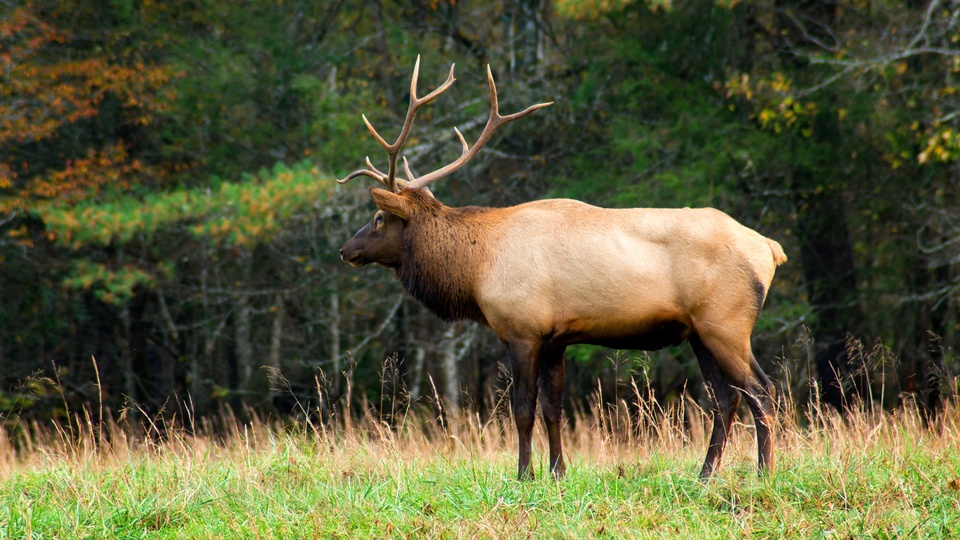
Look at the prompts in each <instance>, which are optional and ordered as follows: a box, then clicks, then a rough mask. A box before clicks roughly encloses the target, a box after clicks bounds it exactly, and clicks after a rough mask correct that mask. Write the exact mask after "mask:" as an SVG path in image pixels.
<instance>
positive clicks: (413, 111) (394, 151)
mask: <svg viewBox="0 0 960 540" xmlns="http://www.w3.org/2000/svg"><path fill="white" fill-rule="evenodd" d="M455 67H456V64H452V65H451V66H450V73H449V74H448V75H447V80H446V81H444V82H443V84H441V85H440V86H438V87H437V88H436V89H435V90H434V91H433V92H430V93H429V94H427V95H426V96H424V97H422V98H420V97H417V82H418V80H419V79H420V55H417V61H416V63H415V64H414V65H413V76H412V77H411V78H410V105H409V106H408V107H407V116H406V117H405V118H404V120H403V128H402V129H401V130H400V135H399V136H398V137H397V140H396V141H394V142H393V144H390V143H388V142H387V141H386V140H385V139H384V138H383V137H381V136H380V134H379V133H377V130H376V129H375V128H374V127H373V124H371V123H370V121H369V120H367V116H366V115H361V117H362V118H363V123H364V124H366V126H367V130H369V131H370V134H371V135H373V138H374V139H376V140H377V143H379V144H380V146H382V147H383V149H384V150H386V152H387V157H388V159H389V161H390V162H389V168H388V169H387V174H383V173H382V172H380V171H379V170H377V169H376V168H375V167H374V166H373V165H372V164H371V163H370V159H369V158H367V166H368V167H370V170H367V169H361V170H359V171H355V172H353V173H351V174H350V175H349V176H347V177H346V178H344V179H343V180H338V182H340V183H341V184H342V183H344V182H347V181H349V180H350V179H352V178H356V177H357V176H369V177H371V178H375V179H376V180H377V181H378V182H380V183H381V184H383V185H384V186H385V187H386V188H387V189H389V190H390V191H393V192H397V191H399V190H398V189H397V187H398V186H397V156H398V155H399V154H400V149H402V148H403V144H404V143H405V142H406V141H407V137H409V136H410V129H411V128H412V127H413V119H414V117H416V115H417V111H418V110H420V107H423V106H424V105H426V104H428V103H430V102H431V101H433V100H434V99H436V97H437V96H439V95H440V94H442V93H443V92H445V91H446V90H447V89H448V88H450V85H451V84H453V83H454V81H456V80H457V79H456V77H454V75H453V72H454V68H455ZM411 178H412V176H411ZM401 187H402V186H401Z"/></svg>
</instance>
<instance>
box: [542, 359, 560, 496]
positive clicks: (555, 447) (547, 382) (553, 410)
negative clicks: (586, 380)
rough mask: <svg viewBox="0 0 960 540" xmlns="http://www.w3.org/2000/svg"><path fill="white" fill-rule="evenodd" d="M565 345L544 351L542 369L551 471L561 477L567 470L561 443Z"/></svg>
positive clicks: (543, 403)
mask: <svg viewBox="0 0 960 540" xmlns="http://www.w3.org/2000/svg"><path fill="white" fill-rule="evenodd" d="M563 351H564V348H563V347H559V348H556V349H548V350H545V351H544V352H543V356H542V358H541V371H540V392H541V394H540V412H541V413H542V414H543V423H544V425H546V427H547V439H548V440H549V441H550V472H551V473H553V476H554V477H555V478H561V477H563V475H564V474H565V473H566V472H567V466H566V464H564V462H563V448H562V447H561V443H560V423H561V421H562V419H563Z"/></svg>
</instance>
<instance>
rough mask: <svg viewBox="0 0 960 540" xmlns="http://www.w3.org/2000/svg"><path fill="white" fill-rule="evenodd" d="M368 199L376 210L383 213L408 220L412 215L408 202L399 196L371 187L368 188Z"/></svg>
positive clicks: (411, 208)
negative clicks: (371, 200)
mask: <svg viewBox="0 0 960 540" xmlns="http://www.w3.org/2000/svg"><path fill="white" fill-rule="evenodd" d="M370 197H371V198H372V199H373V204H375V205H377V208H379V209H381V210H383V211H384V212H390V213H391V214H394V215H395V216H397V217H399V218H400V219H410V217H411V216H412V215H413V207H412V206H410V202H409V201H408V200H407V199H406V198H405V197H403V196H401V195H397V194H396V193H391V192H389V191H387V190H385V189H380V188H378V187H372V188H370Z"/></svg>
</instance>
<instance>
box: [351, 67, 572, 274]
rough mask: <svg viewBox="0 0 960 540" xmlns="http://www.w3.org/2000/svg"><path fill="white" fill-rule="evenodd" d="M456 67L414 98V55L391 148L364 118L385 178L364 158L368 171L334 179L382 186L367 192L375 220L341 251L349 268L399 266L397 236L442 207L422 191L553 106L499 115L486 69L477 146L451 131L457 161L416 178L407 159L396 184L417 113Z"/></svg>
mask: <svg viewBox="0 0 960 540" xmlns="http://www.w3.org/2000/svg"><path fill="white" fill-rule="evenodd" d="M454 66H455V65H451V66H450V73H449V75H447V80H446V81H444V83H443V84H441V85H440V86H439V87H437V89H436V90H434V91H433V92H430V93H429V94H427V95H426V96H424V97H422V98H420V97H417V77H418V75H419V72H420V57H419V56H417V61H416V63H415V64H414V67H413V77H412V78H411V81H410V105H409V107H408V108H407V115H406V118H405V119H404V121H403V128H402V129H401V130H400V135H399V136H398V137H397V140H396V141H395V142H394V143H393V144H390V143H387V141H386V140H384V138H383V137H381V136H380V134H379V133H377V130H376V129H374V128H373V126H372V125H371V124H370V121H369V120H367V117H366V115H362V117H363V122H364V124H366V126H367V129H368V130H370V133H371V134H372V135H373V137H374V138H375V139H376V140H377V142H378V143H379V144H380V146H382V147H383V149H384V150H386V152H387V158H388V168H387V173H386V174H384V173H383V172H381V171H380V170H379V169H377V168H376V167H374V166H373V163H371V161H370V158H369V157H367V160H366V161H367V168H366V169H359V170H357V171H354V172H352V173H350V174H349V175H348V176H347V177H346V178H344V179H342V180H337V182H339V183H341V184H343V183H346V182H349V181H350V180H352V179H354V178H356V177H358V176H369V177H371V178H373V179H374V180H376V181H377V182H379V183H380V184H382V185H383V188H378V187H372V188H370V196H371V198H372V199H373V202H374V204H376V206H377V209H378V210H377V213H376V214H374V215H373V218H372V219H371V220H370V222H369V223H367V225H366V226H364V227H363V228H362V229H360V231H358V232H357V234H356V235H354V237H353V238H351V239H350V240H348V241H347V243H346V244H344V245H343V248H341V249H340V258H341V259H343V260H344V261H346V262H348V263H350V264H351V265H353V266H364V265H367V264H370V263H378V264H381V265H383V266H386V267H388V268H397V267H399V265H400V260H401V254H402V252H401V250H402V242H401V236H402V233H403V230H404V229H405V228H406V227H407V225H408V224H409V223H410V220H412V219H414V218H415V217H416V215H417V213H418V212H420V211H422V210H423V207H424V206H425V205H426V206H434V207H435V206H436V205H440V203H439V201H436V199H434V198H433V195H432V194H431V193H430V191H429V190H428V189H426V188H427V185H428V184H430V183H431V182H434V181H435V180H438V179H440V178H443V177H444V176H447V175H449V174H451V173H453V172H454V171H456V170H458V169H460V168H461V167H463V166H464V165H466V164H467V162H468V161H470V160H471V159H472V158H473V156H475V155H477V153H479V152H480V149H481V148H483V146H484V145H485V144H486V143H487V142H488V141H489V140H490V138H491V137H492V136H493V132H494V131H496V130H497V128H499V127H500V126H502V125H503V124H506V123H508V122H512V121H514V120H517V119H519V118H522V117H524V116H527V115H528V114H530V113H532V112H533V111H535V110H537V109H542V108H543V107H546V106H548V105H552V104H553V103H552V102H550V103H539V104H537V105H532V106H530V107H527V108H526V109H524V110H522V111H520V112H518V113H514V114H510V115H507V116H501V115H500V111H499V104H498V101H497V87H496V84H494V82H493V73H492V72H491V70H490V66H489V65H487V83H488V85H489V87H490V118H489V119H488V120H487V124H486V126H484V128H483V131H482V132H481V133H480V137H479V138H478V139H477V142H476V143H474V145H473V146H472V147H471V146H469V145H468V144H467V141H466V139H464V137H463V134H462V133H460V130H459V129H457V128H456V127H455V128H453V130H454V131H455V132H456V133H457V137H458V138H459V139H460V144H461V147H462V150H461V153H460V157H459V158H457V159H456V160H455V161H453V162H452V163H449V164H447V165H446V166H444V167H442V168H440V169H437V170H435V171H433V172H431V173H429V174H425V175H423V176H420V177H415V176H414V175H413V173H412V172H411V171H410V164H409V163H408V162H407V158H406V157H404V158H403V169H404V172H405V173H406V176H407V180H402V179H399V178H397V157H398V156H399V154H400V150H401V149H402V148H403V144H404V143H405V142H406V140H407V137H408V136H409V135H410V130H411V128H412V127H413V119H414V117H415V116H416V115H417V111H418V110H420V107H422V106H424V105H426V104H427V103H430V102H431V101H433V100H434V99H435V98H436V97H437V96H439V95H440V94H442V93H443V92H445V91H446V90H447V89H448V88H450V86H451V85H452V84H453V82H454V81H455V80H456V78H454V76H453V69H454Z"/></svg>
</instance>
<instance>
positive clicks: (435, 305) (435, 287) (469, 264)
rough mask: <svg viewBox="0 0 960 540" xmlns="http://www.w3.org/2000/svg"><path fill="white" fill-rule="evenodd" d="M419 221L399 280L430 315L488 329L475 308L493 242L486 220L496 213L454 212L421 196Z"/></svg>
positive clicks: (409, 232) (408, 235) (406, 245)
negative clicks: (480, 280) (479, 279)
mask: <svg viewBox="0 0 960 540" xmlns="http://www.w3.org/2000/svg"><path fill="white" fill-rule="evenodd" d="M415 197H416V198H418V199H421V200H420V201H418V202H420V203H421V204H419V205H418V206H419V208H418V215H417V218H416V219H414V220H411V222H410V224H409V225H408V226H407V228H406V230H405V231H404V233H403V247H402V253H401V263H400V267H399V268H396V273H397V279H399V280H400V282H401V283H402V284H403V286H404V288H406V289H407V291H408V292H409V293H410V294H411V295H413V297H414V298H416V299H417V300H419V301H420V302H421V303H422V304H423V305H424V306H426V307H427V308H428V309H429V310H430V311H432V312H434V313H435V314H437V316H439V317H440V318H442V319H444V320H447V321H454V320H463V319H469V320H472V321H476V322H479V323H480V324H484V325H486V324H487V321H486V318H485V317H484V315H483V312H482V311H481V310H480V307H479V306H478V305H477V302H476V292H477V281H478V278H479V276H480V275H481V272H480V270H481V268H482V266H483V263H484V262H485V261H487V260H489V259H488V255H487V254H486V251H487V246H488V245H489V242H487V241H486V238H485V237H486V236H487V234H488V231H489V227H488V226H484V225H485V222H487V221H488V220H487V219H486V216H487V215H489V214H491V213H494V212H495V211H496V209H492V208H480V207H476V206H469V207H464V208H450V207H448V206H444V205H443V204H441V203H440V202H439V201H437V200H435V199H429V200H427V199H428V198H427V197H425V196H422V195H419V194H418V196H415Z"/></svg>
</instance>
